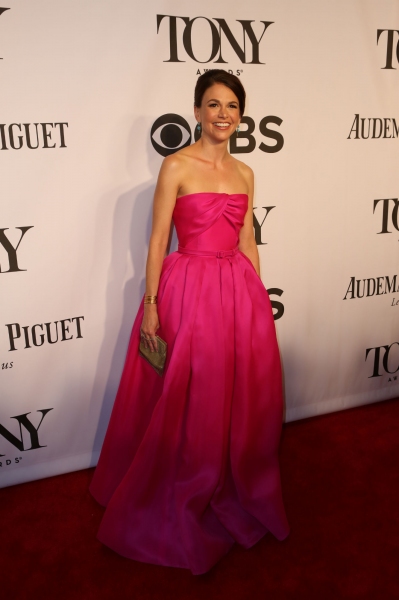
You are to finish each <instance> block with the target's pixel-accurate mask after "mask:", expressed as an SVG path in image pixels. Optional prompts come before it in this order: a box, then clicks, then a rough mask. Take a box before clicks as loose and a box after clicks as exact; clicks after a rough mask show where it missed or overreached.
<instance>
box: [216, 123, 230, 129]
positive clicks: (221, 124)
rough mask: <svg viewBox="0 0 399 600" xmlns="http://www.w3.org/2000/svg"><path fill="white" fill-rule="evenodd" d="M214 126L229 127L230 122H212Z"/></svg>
mask: <svg viewBox="0 0 399 600" xmlns="http://www.w3.org/2000/svg"><path fill="white" fill-rule="evenodd" d="M214 125H215V127H220V128H221V129H227V127H230V123H214Z"/></svg>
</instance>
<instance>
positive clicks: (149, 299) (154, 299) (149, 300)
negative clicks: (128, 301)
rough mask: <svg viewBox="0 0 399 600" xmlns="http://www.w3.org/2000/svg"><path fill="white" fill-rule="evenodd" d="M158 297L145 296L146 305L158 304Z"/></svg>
mask: <svg viewBox="0 0 399 600" xmlns="http://www.w3.org/2000/svg"><path fill="white" fill-rule="evenodd" d="M157 300H158V296H144V304H157Z"/></svg>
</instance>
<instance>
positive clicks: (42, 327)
mask: <svg viewBox="0 0 399 600" xmlns="http://www.w3.org/2000/svg"><path fill="white" fill-rule="evenodd" d="M81 319H82V320H83V321H84V317H72V318H70V319H61V320H60V321H54V322H49V323H36V325H32V327H30V326H29V325H24V326H22V327H21V325H20V324H19V323H8V324H7V325H6V327H7V332H8V340H9V344H10V348H9V350H8V352H13V351H14V350H20V349H21V344H25V346H24V348H23V349H24V350H27V349H28V348H33V347H34V346H36V347H39V346H43V344H44V343H45V342H46V343H48V344H56V343H57V342H59V341H61V342H66V341H69V340H73V339H81V338H83V335H82V330H81V324H80V320H81ZM74 321H75V323H74ZM68 322H69V323H70V324H71V325H68V324H67V323H68ZM70 327H73V333H72V331H70ZM22 333H23V337H22ZM60 334H61V337H60ZM73 334H75V338H74V335H73ZM17 345H18V346H19V347H18V348H17Z"/></svg>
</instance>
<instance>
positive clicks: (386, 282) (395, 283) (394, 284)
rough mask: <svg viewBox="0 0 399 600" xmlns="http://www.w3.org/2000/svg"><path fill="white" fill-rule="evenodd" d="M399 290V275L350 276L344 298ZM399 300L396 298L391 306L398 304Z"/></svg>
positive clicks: (351, 298)
mask: <svg viewBox="0 0 399 600" xmlns="http://www.w3.org/2000/svg"><path fill="white" fill-rule="evenodd" d="M398 292H399V278H398V275H392V276H391V277H390V276H389V275H385V276H383V277H369V278H368V279H356V278H355V277H351V278H350V282H349V286H348V289H347V290H346V294H345V296H344V298H343V300H348V299H349V300H354V299H356V298H370V297H372V296H383V295H385V294H395V293H398ZM397 304H399V301H396V299H395V298H394V299H393V300H392V304H391V306H396V305H397Z"/></svg>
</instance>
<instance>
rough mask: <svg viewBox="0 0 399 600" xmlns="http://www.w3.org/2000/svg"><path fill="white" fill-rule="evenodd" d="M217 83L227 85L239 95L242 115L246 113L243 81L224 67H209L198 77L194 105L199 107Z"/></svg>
mask: <svg viewBox="0 0 399 600" xmlns="http://www.w3.org/2000/svg"><path fill="white" fill-rule="evenodd" d="M215 83H221V84H222V85H225V86H226V87H228V88H230V89H231V91H232V92H234V94H235V95H236V96H237V99H238V104H239V106H240V116H241V117H242V115H243V114H244V109H245V90H244V86H243V85H242V83H241V81H240V80H239V79H238V77H236V76H235V75H232V74H231V73H228V72H227V71H225V70H224V69H209V71H205V73H203V74H202V75H200V76H199V77H198V79H197V83H196V86H195V90H194V106H197V107H198V108H199V107H200V106H201V103H202V98H203V96H204V94H205V92H206V90H207V89H208V88H210V87H211V86H212V85H214V84H215Z"/></svg>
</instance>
